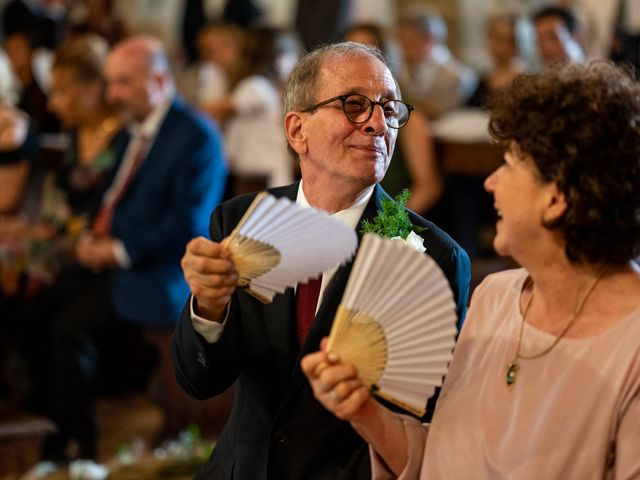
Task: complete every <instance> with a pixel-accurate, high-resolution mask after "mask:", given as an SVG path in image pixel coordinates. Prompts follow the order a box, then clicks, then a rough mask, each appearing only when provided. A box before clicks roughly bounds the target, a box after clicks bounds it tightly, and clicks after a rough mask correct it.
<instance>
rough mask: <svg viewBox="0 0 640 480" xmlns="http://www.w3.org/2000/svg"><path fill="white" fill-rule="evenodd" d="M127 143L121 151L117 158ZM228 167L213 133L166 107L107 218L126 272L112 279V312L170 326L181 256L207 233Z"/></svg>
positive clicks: (178, 295)
mask: <svg viewBox="0 0 640 480" xmlns="http://www.w3.org/2000/svg"><path fill="white" fill-rule="evenodd" d="M128 141H129V137H127V138H125V139H124V141H123V142H122V145H120V149H119V150H120V159H122V156H123V155H124V152H125V150H126V145H127V143H128ZM226 174H227V168H226V163H225V160H224V153H223V149H222V141H221V137H220V134H219V133H218V130H217V129H216V128H215V127H214V126H213V124H211V123H210V122H208V121H207V120H205V119H204V118H203V117H201V116H199V114H197V113H196V112H195V111H193V110H192V109H191V108H190V107H188V106H187V105H186V104H185V103H184V102H183V101H181V100H179V99H176V100H174V101H173V102H172V104H171V106H170V108H169V110H168V112H167V114H166V117H165V118H164V121H163V122H162V124H161V126H160V129H159V131H158V134H157V136H156V138H155V140H154V142H153V144H152V145H151V148H150V150H149V152H148V154H147V156H146V158H145V159H144V161H143V163H142V165H141V167H140V169H139V170H138V172H137V174H136V176H135V178H134V180H133V182H132V183H131V185H130V187H129V188H128V189H127V191H126V193H125V196H124V197H123V198H122V200H121V201H120V203H119V204H118V206H117V208H116V210H115V213H114V218H113V224H112V235H113V236H114V237H116V238H118V239H120V240H121V241H122V242H123V243H124V246H125V248H126V250H127V253H128V254H129V257H130V258H131V267H130V268H128V269H116V270H114V271H113V272H112V274H111V293H112V297H113V298H112V299H113V305H114V307H115V311H116V313H117V314H118V315H119V316H120V317H122V318H123V319H124V320H126V321H130V322H133V323H137V324H140V325H142V326H145V327H174V326H175V323H176V320H177V318H178V317H179V316H180V310H181V309H182V305H183V304H184V298H185V296H186V295H188V294H189V288H188V286H187V284H186V281H185V280H184V277H183V275H182V270H181V268H180V258H181V257H182V255H183V254H184V251H185V247H186V244H187V243H188V242H189V240H190V239H191V238H193V237H195V236H198V235H204V236H206V235H207V231H208V225H209V214H210V212H211V209H212V208H214V207H215V205H217V203H218V202H219V201H220V200H221V199H222V193H223V191H224V185H225V182H226Z"/></svg>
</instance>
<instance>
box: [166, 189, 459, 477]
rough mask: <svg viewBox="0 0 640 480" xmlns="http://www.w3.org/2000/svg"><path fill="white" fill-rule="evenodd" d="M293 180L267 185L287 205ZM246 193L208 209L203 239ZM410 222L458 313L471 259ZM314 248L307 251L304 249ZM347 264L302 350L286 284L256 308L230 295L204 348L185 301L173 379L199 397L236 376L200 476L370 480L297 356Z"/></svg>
mask: <svg viewBox="0 0 640 480" xmlns="http://www.w3.org/2000/svg"><path fill="white" fill-rule="evenodd" d="M297 189H298V184H293V185H290V186H287V187H280V188H277V189H272V190H270V192H271V193H273V194H274V195H275V196H286V197H288V198H290V199H292V200H294V201H295V198H296V193H297ZM253 197H254V195H253V194H251V195H247V196H242V197H238V198H235V199H232V200H230V201H228V202H225V203H224V204H222V205H221V206H219V207H218V208H217V209H216V210H215V211H214V212H213V215H212V221H211V238H213V239H214V240H215V241H217V242H219V241H221V240H222V239H223V238H224V237H225V236H227V235H229V233H230V232H231V230H232V229H233V227H235V225H236V224H237V222H238V221H239V220H240V217H241V216H242V214H243V213H244V212H245V210H246V209H247V207H248V206H249V204H250V203H251V201H252V199H253ZM385 197H388V196H387V194H386V193H385V192H384V191H383V190H382V187H380V186H379V185H376V187H375V190H374V193H373V195H372V197H371V200H370V201H369V203H368V205H367V207H366V208H365V211H364V213H363V215H362V218H363V219H364V218H367V219H372V218H373V217H374V216H375V215H376V214H377V211H378V209H379V208H380V201H381V199H382V198H385ZM410 218H411V221H412V223H413V224H415V225H421V226H424V227H426V229H425V230H424V231H423V232H421V233H420V235H421V236H422V237H424V238H425V242H424V244H425V246H426V247H427V253H428V254H429V255H431V256H432V257H433V258H434V260H435V261H436V262H437V263H438V265H440V267H441V268H442V270H443V271H444V273H445V275H446V277H447V279H448V280H449V284H450V285H451V287H452V289H453V292H454V296H455V299H456V304H457V311H458V315H460V316H461V317H463V316H464V314H465V312H466V305H467V297H468V288H469V277H470V264H469V258H468V256H467V254H466V253H465V252H464V250H462V249H461V248H460V247H459V246H458V245H457V244H456V243H455V242H454V241H453V240H452V239H451V238H450V237H449V236H448V235H447V234H446V233H444V232H443V231H442V230H440V229H439V228H438V227H436V226H435V225H433V224H432V223H431V222H428V221H426V220H424V219H423V218H421V217H419V216H417V215H416V214H414V213H410ZM309 253H310V254H313V252H309ZM351 267H352V262H350V263H348V264H347V265H345V266H343V267H340V268H339V269H338V271H337V272H336V274H335V275H334V277H333V279H332V280H331V282H330V283H329V285H328V286H327V288H326V291H325V293H324V296H323V299H322V302H321V304H320V306H319V309H318V313H317V315H316V318H315V320H314V322H313V325H312V327H311V330H310V332H309V336H308V337H307V339H306V341H305V343H304V345H303V346H302V352H299V348H298V345H297V339H296V329H295V301H294V294H293V290H292V289H288V290H287V291H286V292H285V293H284V294H283V295H276V297H275V298H274V302H273V303H272V304H270V305H264V304H262V303H260V302H259V301H257V300H256V299H255V298H253V297H252V296H251V295H249V294H247V293H246V292H244V291H237V292H236V293H235V294H234V295H233V296H232V300H231V305H230V311H229V317H228V320H227V324H226V325H225V328H224V332H223V334H222V336H221V337H220V339H219V340H218V342H216V343H213V344H209V343H207V342H206V341H205V339H204V338H203V337H202V336H201V335H200V334H198V333H196V332H195V331H194V329H193V327H192V324H191V320H190V317H189V309H188V304H187V306H186V307H185V309H184V310H183V314H182V317H181V319H180V323H179V324H178V327H177V329H176V333H175V336H174V344H173V347H174V361H175V365H176V374H177V377H178V381H179V382H180V384H181V385H182V386H183V388H184V389H185V390H186V391H187V392H188V393H189V394H190V395H192V396H194V397H196V398H200V399H206V398H209V397H211V396H213V395H216V394H219V393H221V392H223V391H225V390H226V389H227V388H228V387H229V386H230V385H231V384H232V383H234V382H236V387H235V397H234V401H233V408H232V412H231V415H230V418H229V420H228V422H227V424H226V426H225V429H224V431H223V433H222V435H221V438H220V439H219V441H218V443H217V445H216V447H215V449H214V451H213V454H212V456H211V459H210V460H209V462H208V463H207V465H206V466H205V467H204V469H203V470H202V471H201V472H200V474H199V476H198V477H196V478H199V479H232V478H233V479H235V480H265V479H273V480H289V479H290V480H294V479H295V480H318V479H331V480H336V479H343V480H359V479H362V480H364V479H369V478H371V472H370V466H369V452H368V447H367V445H366V444H365V442H364V441H363V440H362V439H361V438H360V437H359V436H358V434H357V433H356V432H355V431H354V430H353V429H352V428H351V427H350V425H349V423H348V422H344V421H340V420H338V419H337V418H336V417H335V416H333V415H332V414H331V413H329V412H328V411H327V410H325V409H324V408H323V407H322V405H320V403H319V402H317V401H316V400H315V398H314V397H313V393H312V391H311V388H310V385H309V382H308V381H307V379H306V378H305V377H304V374H303V373H302V371H301V370H300V365H299V364H300V357H301V355H305V354H307V353H310V352H313V351H316V350H318V348H319V345H320V339H321V338H322V337H324V336H327V335H328V334H329V331H330V328H331V324H332V322H333V318H334V316H335V312H336V309H337V307H338V304H339V303H340V300H341V298H342V293H343V291H344V288H345V286H346V282H347V279H348V278H349V273H350V271H351Z"/></svg>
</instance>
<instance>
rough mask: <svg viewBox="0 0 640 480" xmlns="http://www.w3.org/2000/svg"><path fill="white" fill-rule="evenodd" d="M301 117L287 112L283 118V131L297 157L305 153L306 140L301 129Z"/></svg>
mask: <svg viewBox="0 0 640 480" xmlns="http://www.w3.org/2000/svg"><path fill="white" fill-rule="evenodd" d="M302 124H303V121H302V116H301V114H300V112H288V113H287V114H286V115H285V116H284V131H285V134H286V135H287V140H288V141H289V145H291V148H293V149H294V150H295V152H296V153H297V154H298V157H300V156H301V155H303V154H305V153H306V152H307V138H306V135H305V134H304V132H303V129H302Z"/></svg>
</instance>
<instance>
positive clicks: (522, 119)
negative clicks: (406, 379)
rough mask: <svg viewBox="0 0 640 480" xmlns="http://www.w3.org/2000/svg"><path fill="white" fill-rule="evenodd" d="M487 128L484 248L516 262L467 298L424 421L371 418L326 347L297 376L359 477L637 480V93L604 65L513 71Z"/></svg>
mask: <svg viewBox="0 0 640 480" xmlns="http://www.w3.org/2000/svg"><path fill="white" fill-rule="evenodd" d="M490 131H491V133H492V135H493V137H494V138H495V139H496V140H497V141H498V142H499V143H500V144H503V145H504V146H505V147H506V153H505V155H504V160H505V162H504V164H503V165H502V166H500V167H499V168H498V169H497V170H496V171H495V172H494V173H493V174H491V175H490V176H489V177H488V178H487V180H486V181H485V187H486V189H487V190H488V191H489V192H490V193H492V194H493V196H494V205H495V208H496V210H497V213H498V221H497V233H496V237H495V239H494V246H495V248H496V250H497V251H498V252H499V253H500V254H502V255H510V256H512V257H513V258H514V259H515V260H516V261H517V262H518V263H519V264H520V265H522V268H520V269H516V270H510V271H505V272H501V273H497V274H494V275H490V276H489V277H487V278H486V279H485V280H484V282H483V283H482V284H481V285H480V286H479V287H478V288H477V289H476V291H475V292H474V296H473V298H472V301H471V306H470V309H469V312H468V314H467V320H466V322H465V324H464V327H463V329H462V332H461V334H460V338H459V341H458V344H457V346H456V348H455V352H454V356H453V360H452V362H451V366H450V370H449V373H448V375H447V378H446V379H445V383H444V386H443V389H442V393H441V395H440V399H439V401H438V403H437V406H436V408H435V414H434V417H433V422H432V423H431V424H430V425H421V424H420V423H419V422H418V421H416V420H414V419H412V418H409V417H405V416H401V415H398V414H395V413H392V412H391V411H389V410H387V409H385V408H384V407H383V406H382V405H380V404H379V403H377V402H376V401H375V400H374V399H373V397H372V396H370V395H369V393H368V392H367V390H366V389H365V388H364V387H363V385H362V383H361V382H360V381H359V380H358V376H357V371H356V369H355V368H354V367H353V366H352V365H348V364H344V363H341V362H340V360H339V358H337V357H336V355H335V354H330V352H326V351H321V352H317V353H314V354H311V355H308V356H307V357H305V358H304V359H303V361H302V367H303V370H304V371H305V374H306V375H307V376H308V378H309V380H310V382H311V384H312V386H313V390H314V394H315V396H316V398H317V399H318V400H319V401H320V402H321V403H322V404H323V405H324V406H325V407H326V408H327V409H329V410H330V411H331V412H333V413H334V414H335V415H337V416H338V417H339V418H341V419H344V420H347V421H349V422H351V424H352V425H353V427H354V428H355V429H356V430H357V431H358V432H359V433H360V434H361V435H362V436H363V437H364V438H365V439H366V440H367V441H368V442H369V443H370V446H371V458H372V466H373V471H374V478H396V477H399V478H404V479H416V478H421V479H427V478H428V479H432V478H437V479H439V478H447V479H459V478H474V479H477V478H517V479H533V478H536V479H537V478H544V479H554V478H558V479H559V478H570V479H573V478H580V479H604V478H607V479H609V478H638V477H640V269H639V268H638V265H637V264H636V263H635V260H634V259H636V258H637V256H638V254H639V253H640V85H639V84H638V83H637V82H636V80H635V79H633V78H631V76H630V75H628V74H627V73H626V72H625V71H622V70H620V69H618V68H616V67H614V66H612V65H610V64H608V63H604V62H602V63H592V64H591V65H589V66H586V67H584V66H575V65H573V66H566V67H563V68H562V69H560V70H556V71H548V72H545V73H542V74H539V75H532V76H522V77H519V78H518V79H517V80H516V81H515V83H514V84H513V86H512V87H511V88H510V89H509V90H508V91H507V92H506V93H505V94H504V95H503V96H501V97H500V98H498V99H497V100H496V103H495V105H494V106H493V111H492V117H491V123H490ZM322 362H326V363H329V364H330V366H329V367H327V368H324V369H320V368H317V367H318V365H319V364H321V363H322Z"/></svg>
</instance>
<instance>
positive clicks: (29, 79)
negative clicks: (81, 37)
mask: <svg viewBox="0 0 640 480" xmlns="http://www.w3.org/2000/svg"><path fill="white" fill-rule="evenodd" d="M34 42H35V40H34V38H33V36H32V35H31V34H30V32H28V31H16V32H13V33H11V34H10V35H8V36H7V37H6V38H5V42H4V45H5V49H6V52H7V56H8V57H9V61H10V62H11V68H12V70H13V72H14V74H15V78H16V79H17V81H18V85H17V90H18V103H17V106H18V108H20V109H21V110H23V111H25V112H26V113H28V114H29V116H30V117H31V122H32V128H33V129H34V130H36V132H38V133H42V132H58V131H59V130H60V124H59V122H58V120H57V118H56V116H55V115H53V114H52V113H51V112H50V111H49V110H48V109H47V93H46V89H47V86H48V85H47V82H48V80H49V73H50V72H49V68H50V65H49V63H50V62H49V60H48V59H47V58H45V57H39V58H38V56H37V54H36V48H37V44H35V43H34ZM38 62H41V63H38ZM42 62H44V63H42ZM38 65H41V66H42V67H43V69H44V70H45V71H43V72H40V71H39V70H38Z"/></svg>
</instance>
